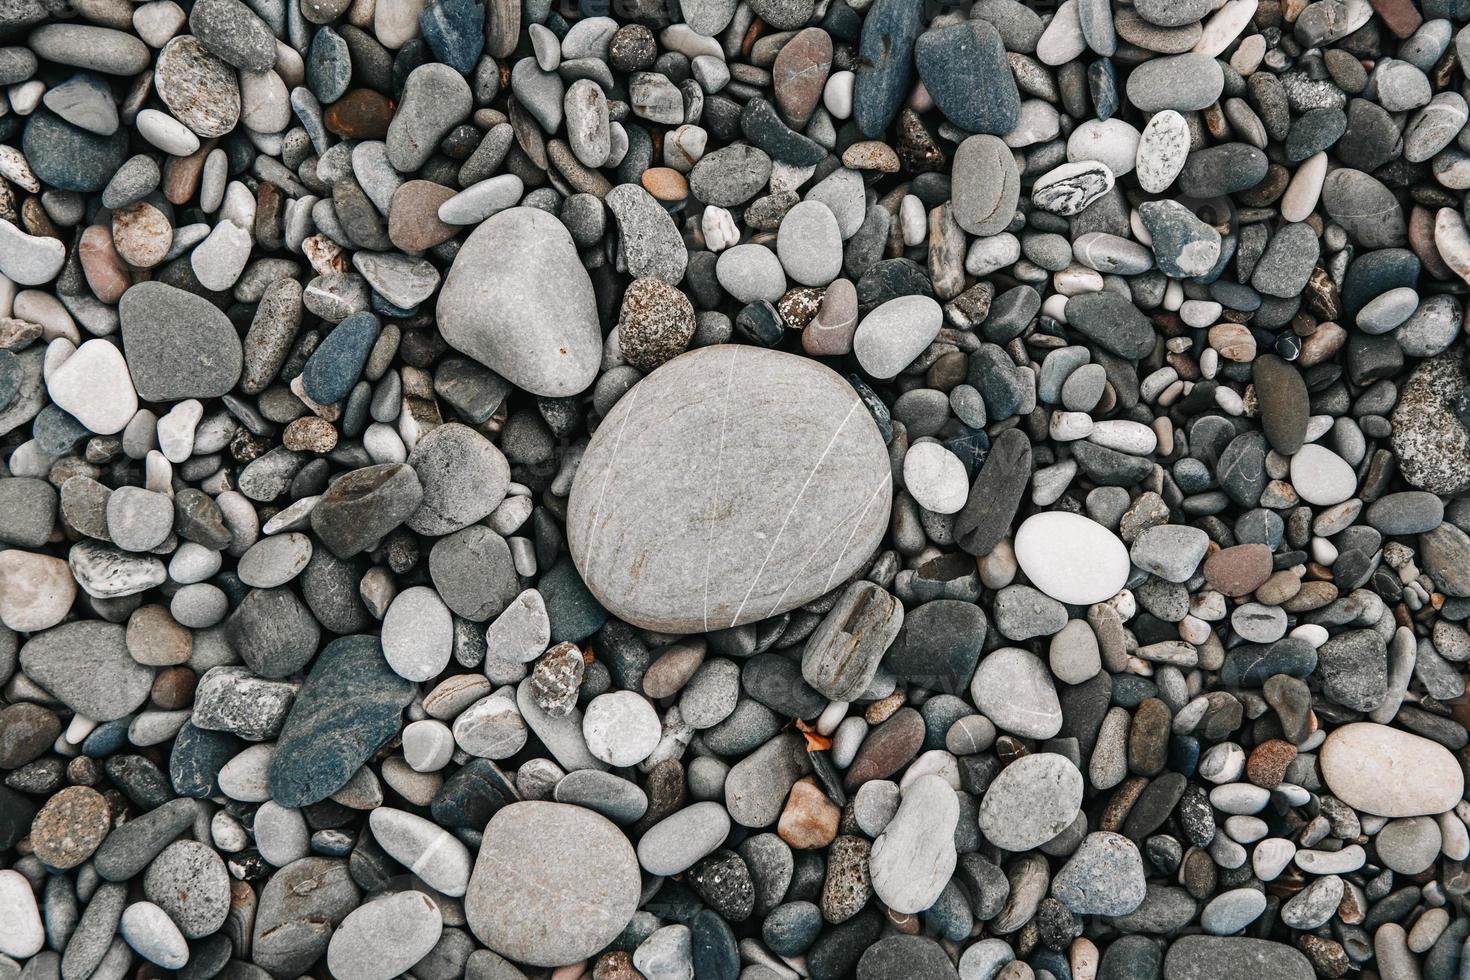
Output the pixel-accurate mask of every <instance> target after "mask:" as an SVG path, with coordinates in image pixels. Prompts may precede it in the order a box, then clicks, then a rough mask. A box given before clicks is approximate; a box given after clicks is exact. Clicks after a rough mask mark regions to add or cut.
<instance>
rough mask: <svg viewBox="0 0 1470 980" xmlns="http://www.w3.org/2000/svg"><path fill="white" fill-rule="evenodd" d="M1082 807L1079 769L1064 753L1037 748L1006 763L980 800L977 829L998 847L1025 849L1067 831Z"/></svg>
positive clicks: (1008, 849)
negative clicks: (1035, 750)
mask: <svg viewBox="0 0 1470 980" xmlns="http://www.w3.org/2000/svg"><path fill="white" fill-rule="evenodd" d="M1081 808H1082V773H1081V772H1079V771H1078V769H1077V767H1076V766H1074V765H1072V762H1071V760H1069V759H1068V758H1067V757H1066V756H1063V755H1057V754H1055V753H1053V752H1037V753H1035V754H1033V755H1028V756H1023V757H1021V758H1020V759H1017V760H1016V761H1015V762H1013V763H1011V764H1010V765H1008V766H1006V767H1005V768H1004V769H1002V770H1001V771H1000V773H999V774H997V775H996V777H995V779H994V780H992V781H991V783H990V788H989V789H987V790H986V791H985V796H984V797H983V798H982V799H981V801H980V832H981V833H983V834H984V835H985V839H986V840H988V841H990V843H992V844H994V845H995V846H996V847H1000V848H1003V849H1005V850H1007V851H1029V850H1031V848H1033V847H1040V846H1041V845H1042V844H1045V843H1046V842H1047V841H1049V840H1051V839H1052V838H1053V837H1055V836H1056V835H1057V834H1060V833H1061V832H1062V831H1063V830H1065V829H1066V828H1067V827H1068V826H1069V825H1071V823H1072V821H1073V820H1075V819H1076V818H1077V814H1078V813H1079V812H1080V810H1081Z"/></svg>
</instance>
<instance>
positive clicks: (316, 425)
mask: <svg viewBox="0 0 1470 980" xmlns="http://www.w3.org/2000/svg"><path fill="white" fill-rule="evenodd" d="M281 443H282V444H283V445H284V446H285V447H286V448H287V449H289V450H291V451H292V452H294V453H329V452H331V451H332V450H333V449H335V448H336V446H337V430H336V428H335V427H333V425H332V423H330V422H328V421H327V420H326V419H323V418H318V417H317V416H315V415H303V416H302V417H301V418H299V419H293V420H292V422H291V424H289V425H287V426H286V430H285V431H284V432H282V433H281Z"/></svg>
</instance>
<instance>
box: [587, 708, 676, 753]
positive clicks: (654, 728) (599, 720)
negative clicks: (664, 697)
mask: <svg viewBox="0 0 1470 980" xmlns="http://www.w3.org/2000/svg"><path fill="white" fill-rule="evenodd" d="M662 733H663V730H662V725H661V724H660V723H659V718H658V712H656V711H654V710H653V706H652V705H651V704H649V703H648V701H647V700H645V699H644V698H643V697H641V696H640V695H638V694H635V693H634V692H632V691H612V692H609V693H607V694H600V695H598V696H597V697H595V698H593V699H592V700H591V701H590V702H589V703H588V704H587V708H586V710H585V712H584V713H583V715H582V736H583V737H584V738H585V739H586V740H587V751H589V752H591V753H592V754H593V755H594V756H596V757H597V758H599V759H601V760H602V761H603V762H606V763H607V764H608V765H610V766H615V767H618V768H622V767H624V766H634V765H637V764H638V763H640V762H642V761H643V760H644V759H646V758H648V757H649V756H650V755H651V754H652V753H653V750H654V749H655V748H656V747H657V746H658V742H659V738H660V736H661V735H662Z"/></svg>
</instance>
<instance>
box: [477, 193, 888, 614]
mask: <svg viewBox="0 0 1470 980" xmlns="http://www.w3.org/2000/svg"><path fill="white" fill-rule="evenodd" d="M492 220H493V219H492ZM739 382H743V383H739ZM709 389H713V390H714V391H717V392H719V394H718V395H715V396H713V397H710V396H707V395H706V394H705V393H706V391H707V390H709ZM690 405H694V406H695V408H694V409H692V410H691V409H689V407H688V406H690ZM675 407H681V408H682V411H681V412H680V414H679V416H678V417H677V421H676V422H675V421H671V419H672V418H673V416H672V414H671V413H672V412H673V410H674V408H675ZM729 419H740V420H741V422H742V428H741V429H740V430H736V429H733V428H727V420H729ZM634 420H636V422H637V424H636V425H629V422H630V421H634ZM722 431H723V435H724V438H723V439H721V433H722ZM777 434H779V437H780V438H779V442H777V443H771V442H768V441H767V440H768V439H769V438H771V437H774V436H775V435H777ZM696 455H697V456H699V457H701V458H705V459H709V460H711V464H710V466H709V467H707V468H706V467H700V468H698V469H694V468H691V467H689V466H688V465H687V462H686V463H681V464H679V465H671V461H672V460H676V459H677V460H685V461H687V459H689V458H691V457H692V456H696ZM614 461H616V466H614V465H613V463H614ZM891 493H892V487H891V477H890V475H889V466H888V458H887V452H886V451H885V448H884V446H883V441H882V438H881V436H880V435H879V433H878V431H877V427H876V426H875V425H874V424H873V422H872V418H871V416H870V415H869V414H868V412H867V411H866V409H865V408H864V407H863V403H862V401H861V400H860V399H859V398H858V397H857V395H856V393H855V392H854V391H853V389H852V388H851V386H849V385H848V384H847V383H846V382H845V381H843V380H842V379H841V378H839V377H838V376H837V375H836V374H834V373H832V372H831V371H829V370H827V369H825V368H823V367H821V366H819V365H817V364H814V363H813V362H811V361H810V360H805V359H802V358H797V357H793V356H792V355H789V354H781V353H777V352H774V351H767V350H761V349H757V348H754V347H745V346H720V347H712V348H704V349H700V350H696V351H691V352H689V353H687V354H682V355H680V356H679V357H676V358H674V359H673V360H672V361H670V362H668V363H667V364H665V365H664V366H662V367H660V368H659V369H658V370H657V371H655V372H654V373H653V374H651V375H649V376H648V377H647V378H645V379H644V380H643V381H641V382H639V383H638V384H637V385H636V386H634V387H633V389H632V390H630V391H629V392H628V393H627V394H626V395H624V396H623V398H622V399H621V400H620V401H619V402H618V404H617V406H616V407H615V408H614V409H613V410H612V412H610V413H609V414H608V416H607V418H606V419H605V420H604V421H603V423H602V425H601V426H599V427H598V431H597V433H596V434H595V435H594V437H593V440H592V442H591V444H590V445H589V446H588V448H587V451H586V453H585V454H584V456H583V458H582V463H581V465H580V466H579V467H578V469H577V476H576V480H575V482H574V483H573V485H572V492H571V499H570V502H569V507H568V520H567V537H568V542H569V545H570V548H571V553H572V557H573V559H574V560H575V561H576V566H577V570H578V571H579V572H580V573H581V575H582V577H583V579H585V581H586V584H587V587H588V588H589V589H590V590H591V592H592V594H593V595H594V596H596V598H597V600H598V601H599V602H600V603H601V604H602V605H603V606H604V607H606V608H607V610H608V611H609V612H611V613H612V614H614V615H616V616H617V617H618V618H620V619H623V620H625V621H627V622H629V623H633V624H635V625H638V626H643V627H645V628H649V629H658V630H662V631H667V632H699V631H707V630H709V629H715V628H724V627H727V626H736V625H739V624H740V623H741V622H755V621H757V620H760V619H766V618H769V617H770V616H773V615H778V614H780V613H782V612H785V611H787V610H789V609H793V608H795V607H796V606H799V605H801V604H803V603H805V602H809V601H810V600H811V599H813V598H815V597H817V596H819V595H821V594H823V593H825V592H827V591H829V590H830V589H831V588H832V587H833V586H834V585H835V584H836V583H838V582H840V581H842V580H843V579H844V578H845V577H846V576H847V575H850V574H851V573H852V572H853V571H855V570H856V569H857V568H858V567H859V565H860V564H861V563H862V562H864V561H865V560H866V559H867V556H868V555H869V554H871V553H872V550H873V548H874V547H876V545H877V543H878V540H879V538H880V537H881V536H882V533H883V530H884V528H885V527H886V526H887V520H888V509H889V503H890V499H891ZM773 497H774V498H775V499H777V500H781V501H789V503H786V504H784V505H782V506H778V507H777V508H769V507H766V506H764V505H761V506H749V507H747V506H733V507H722V506H720V505H719V502H720V501H721V500H725V501H729V500H732V499H734V500H751V501H755V500H760V501H770V500H771V499H772V498H773ZM803 505H804V506H803ZM712 508H713V511H712ZM711 512H714V513H718V514H721V515H722V517H721V518H720V519H719V520H718V522H717V523H713V524H712V523H711V522H710V520H709V516H708V515H709V514H710V513H711ZM654 541H656V542H658V547H657V548H653V547H652V546H651V545H648V544H645V543H644V542H654ZM634 567H637V569H638V573H637V574H636V575H635V574H633V573H632V571H631V570H632V568H634ZM691 568H693V569H697V571H696V572H695V573H694V574H692V575H691V574H690V569H691ZM706 571H707V572H708V573H709V575H708V577H706V575H705V572H706Z"/></svg>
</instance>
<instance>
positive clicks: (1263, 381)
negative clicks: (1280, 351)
mask: <svg viewBox="0 0 1470 980" xmlns="http://www.w3.org/2000/svg"><path fill="white" fill-rule="evenodd" d="M1251 370H1252V380H1253V381H1254V382H1255V386H1256V397H1257V399H1258V400H1259V402H1260V406H1261V428H1262V430H1263V431H1264V432H1265V433H1266V439H1267V440H1268V441H1269V442H1270V443H1271V448H1272V449H1274V450H1276V451H1277V452H1278V453H1281V454H1282V455H1285V456H1290V455H1294V454H1296V453H1297V452H1298V451H1300V450H1301V448H1302V443H1303V442H1304V441H1305V439H1306V434H1307V422H1308V415H1309V412H1310V408H1309V403H1308V397H1307V385H1306V382H1305V381H1303V380H1302V376H1301V373H1300V372H1298V371H1297V370H1296V368H1294V367H1292V366H1291V365H1290V364H1289V363H1287V362H1286V361H1284V360H1282V359H1281V358H1279V357H1277V356H1276V355H1274V354H1263V355H1261V356H1260V357H1257V358H1256V359H1255V361H1254V362H1253V363H1252V365H1251Z"/></svg>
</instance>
